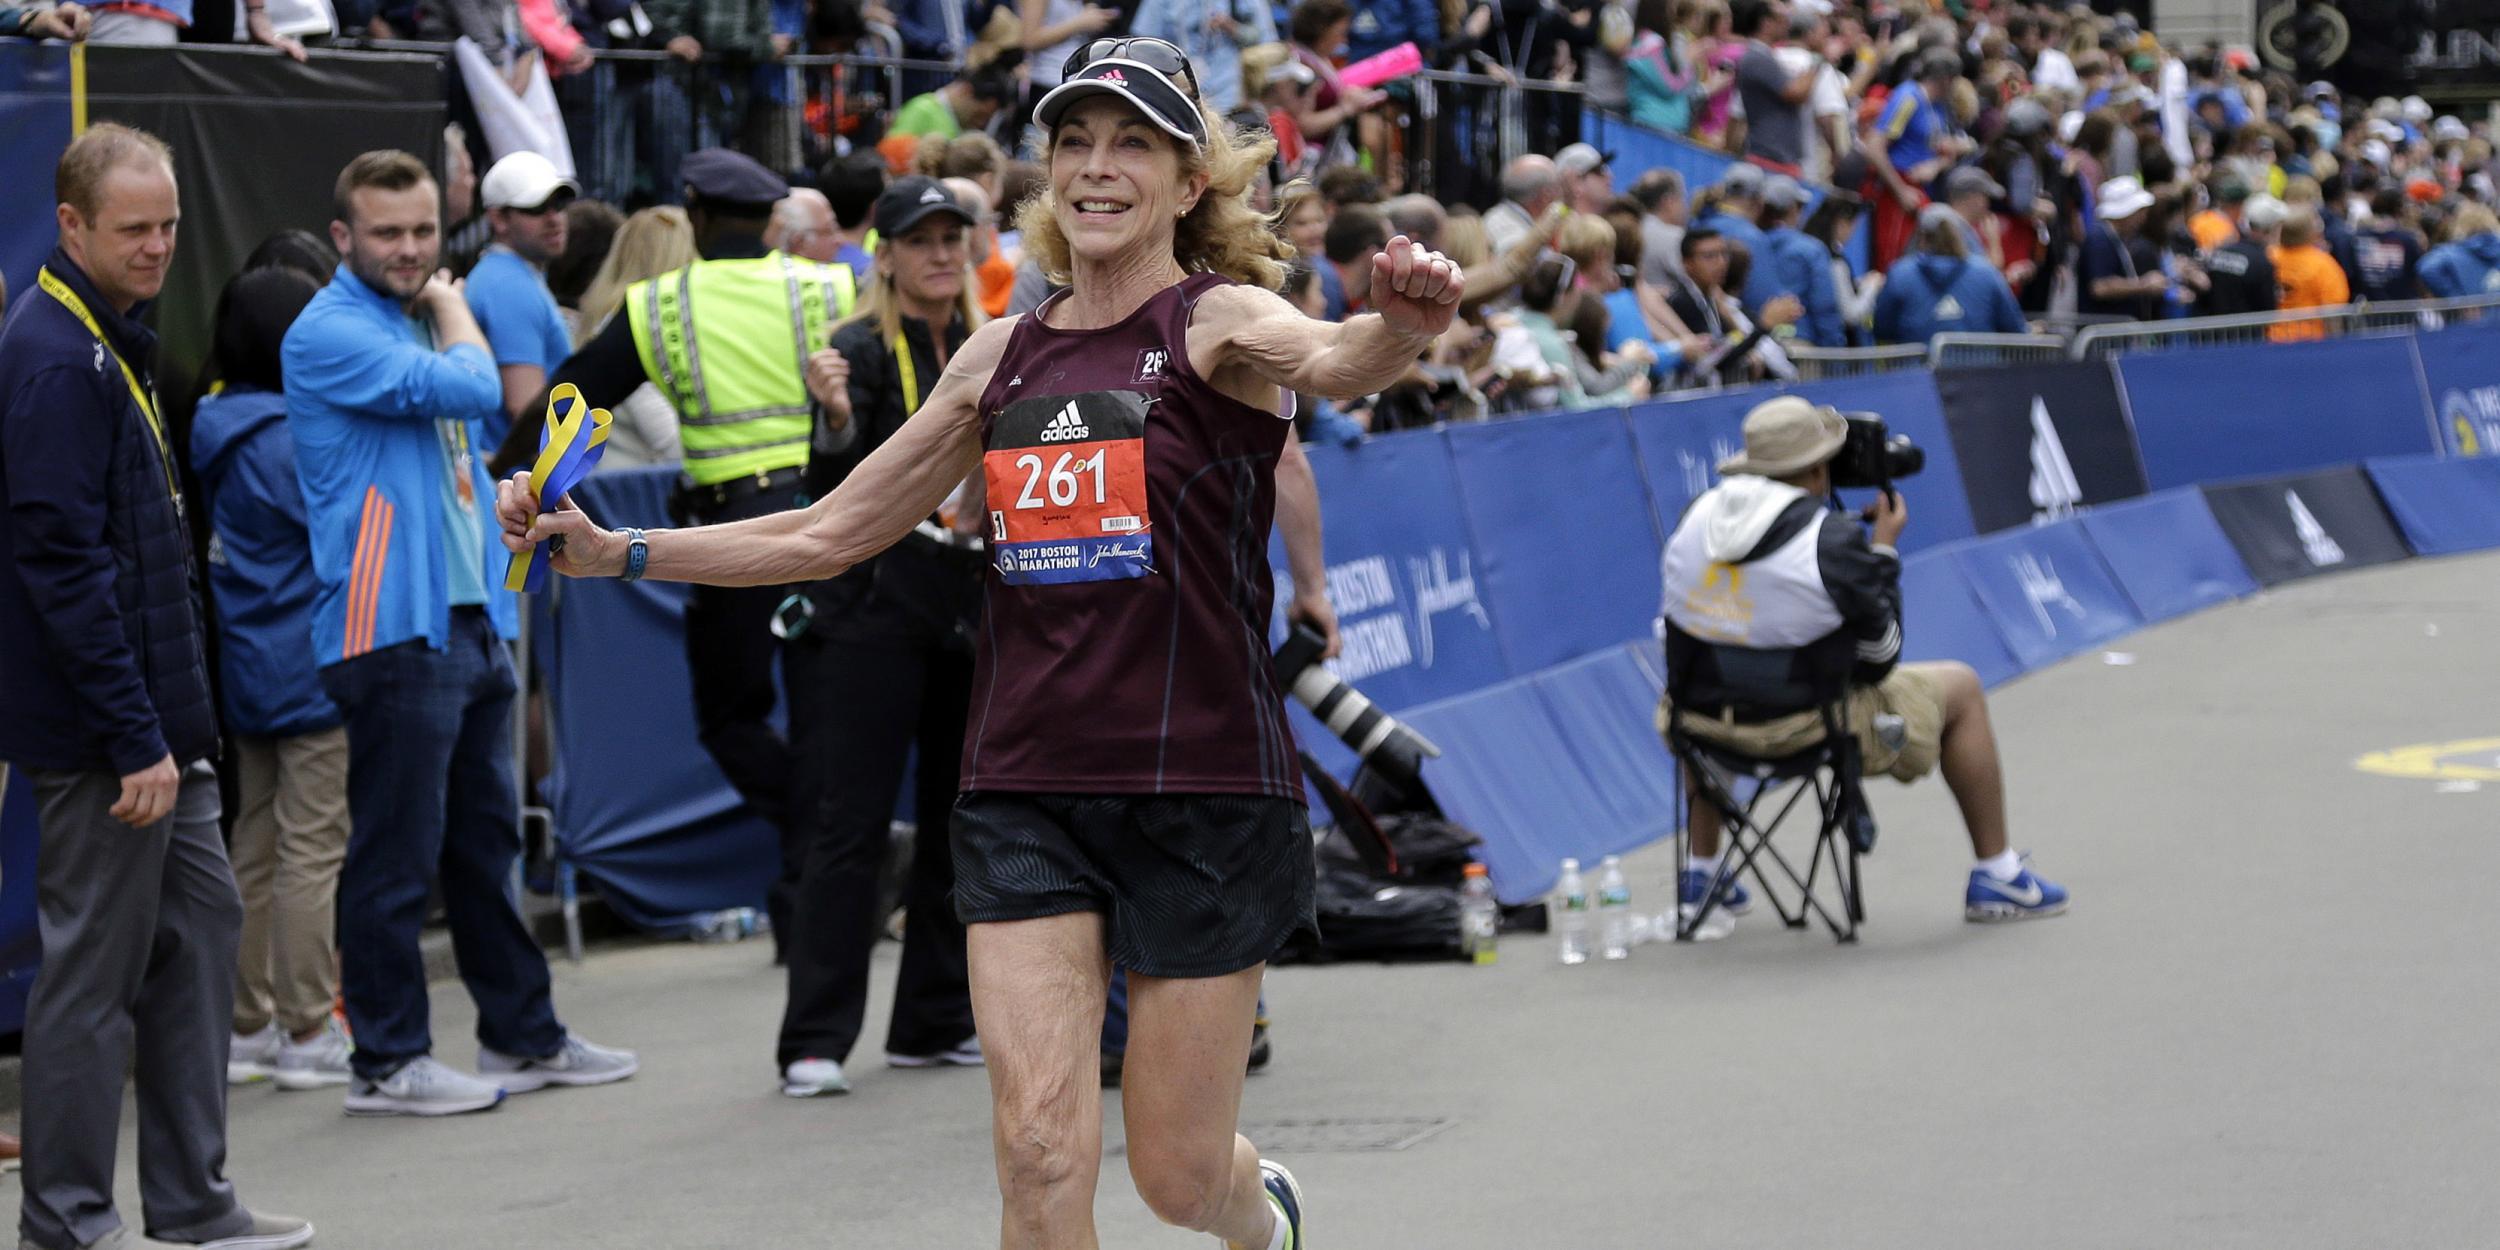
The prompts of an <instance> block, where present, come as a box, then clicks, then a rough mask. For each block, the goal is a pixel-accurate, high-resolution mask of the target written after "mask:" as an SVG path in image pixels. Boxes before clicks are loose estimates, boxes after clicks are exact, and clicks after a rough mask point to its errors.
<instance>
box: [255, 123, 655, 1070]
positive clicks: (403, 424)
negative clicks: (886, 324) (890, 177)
mask: <svg viewBox="0 0 2500 1250" xmlns="http://www.w3.org/2000/svg"><path fill="white" fill-rule="evenodd" d="M438 197H439V193H438V192H437V191H436V189H435V184H434V179H433V176H432V175H431V174H430V173H428V172H427V170H426V168H425V166H424V164H423V163H422V162H420V161H418V160H417V159H416V158H415V157H413V156H410V155H408V154H407V153H405V152H367V153H365V154H364V155H362V156H359V157H357V158H356V159H355V160H353V161H350V162H349V163H348V166H347V168H346V170H345V171H343V172H342V173H341V174H340V175H339V181H338V188H337V192H336V201H337V202H336V205H335V207H336V211H337V219H336V220H334V221H332V222H331V223H330V237H331V241H332V242H334V243H335V244H337V246H338V249H339V255H340V257H341V262H342V263H341V264H340V265H339V270H338V274H337V275H336V276H335V277H333V278H332V279H331V280H330V285H329V286H327V287H325V288H323V289H322V291H321V293H320V294H319V295H316V296H314V297H313V301H312V303H311V304H309V305H307V306H306V307H305V309H304V312H303V315H302V316H300V317H298V318H296V321H295V324H294V326H293V327H292V328H290V329H289V330H288V331H287V336H286V345H285V348H284V351H283V353H282V360H283V363H284V366H285V371H286V399H287V425H288V428H289V429H290V430H291V431H292V432H293V433H294V435H295V446H296V470H297V473H298V474H299V476H301V477H302V479H303V486H304V504H305V509H306V513H307V516H308V518H309V519H308V525H307V528H308V529H309V530H310V532H311V536H312V550H313V574H314V576H315V577H316V578H317V579H318V580H319V581H320V583H321V589H320V593H319V594H318V596H317V597H316V598H315V600H314V603H313V624H312V646H313V652H314V658H315V661H316V662H317V663H319V664H320V665H321V666H322V669H321V682H322V686H323V687H324V688H325V689H326V690H327V691H328V692H329V694H330V697H331V699H332V700H334V701H336V702H337V704H338V705H339V710H340V711H341V712H343V713H345V715H346V718H347V752H348V764H347V792H348V813H349V823H350V824H351V826H352V832H351V833H350V834H349V837H348V843H347V863H346V865H345V867H344V868H343V870H342V871H341V872H340V874H339V951H340V954H341V956H342V958H341V963H340V978H339V982H340V987H341V988H342V989H343V990H344V991H345V996H346V999H347V1022H348V1026H349V1027H350V1028H351V1029H352V1030H353V1031H354V1033H355V1036H356V1052H355V1055H354V1058H353V1067H354V1070H355V1076H354V1079H353V1080H351V1081H350V1082H349V1084H348V1089H347V1110H348V1113H349V1114H351V1115H452V1114H457V1113H460V1112H467V1111H484V1110H486V1109H488V1108H490V1107H493V1106H495V1105H496V1104H497V1103H498V1102H500V1101H502V1099H503V1096H504V1095H505V1094H506V1093H521V1092H525V1091H528V1090H536V1089H544V1088H546V1087H547V1086H549V1085H595V1084H602V1083H605V1082H608V1081H619V1080H623V1079H625V1078H626V1077H628V1076H631V1075H633V1073H634V1069H635V1066H636V1063H635V1059H634V1056H632V1055H631V1054H628V1053H626V1052H623V1051H616V1050H609V1049H607V1048H604V1047H599V1046H593V1045H591V1044H590V1043H588V1042H585V1041H583V1040H581V1039H580V1038H577V1037H572V1036H569V1035H567V1034H566V1032H565V1031H564V1026H563V1025H561V1024H559V1023H557V1022H556V1014H555V1006H554V1003H553V1001H552V1000H551V998H550V995H549V990H548V977H547V957H546V955H545V953H544V952H542V951H540V950H539V949H538V945H537V943H536V942H534V941H532V940H531V938H530V934H529V930H528V928H527V926H525V925H523V924H522V923H521V917H520V914H519V912H517V911H516V910H514V908H513V905H512V900H511V899H510V897H508V896H507V895H506V894H505V892H504V890H505V883H506V881H507V880H508V879H509V878H510V874H511V870H512V863H513V860H514V858H515V857H516V856H517V855H519V853H520V849H521V837H520V808H519V804H518V800H517V797H516V796H517V793H518V791H517V785H516V782H515V781H514V778H513V765H512V701H513V699H514V697H515V694H516V692H517V690H518V683H517V682H516V680H515V678H514V675H513V668H512V660H511V657H510V656H509V655H507V654H506V652H505V649H504V642H505V640H507V639H509V638H511V637H513V636H514V623H515V619H516V616H515V609H514V605H513V599H512V596H511V594H509V593H508V592H506V591H505V590H504V588H503V570H504V563H505V556H504V552H503V549H502V546H501V544H500V542H498V541H497V535H496V534H495V527H494V526H493V525H492V524H491V523H490V522H489V521H487V520H486V518H485V515H484V513H483V512H482V511H481V510H480V509H479V507H478V499H479V497H480V496H481V495H491V493H492V491H493V489H494V487H493V485H492V483H490V482H489V481H488V479H487V476H486V467H485V462H486V457H485V456H484V455H483V454H481V453H479V452H478V451H477V450H476V448H477V441H476V440H477V436H478V433H479V429H480V426H481V425H482V423H484V422H487V421H489V420H491V419H493V418H494V417H496V416H497V415H499V414H500V413H501V411H502V404H503V387H502V383H501V380H500V379H499V377H498V376H497V374H496V370H495V361H494V357H493V356H491V355H489V354H488V351H487V346H486V336H485V334H484V333H483V332H482V331H480V330H479V329H478V324H477V319H476V318H475V317H474V316H472V315H471V314H470V312H469V306H468V303H467V302H466V300H465V299H464V298H463V296H462V294H461V291H460V288H459V287H458V286H457V285H455V284H454V283H452V282H450V281H448V280H447V279H445V278H444V277H442V276H441V275H440V274H438V272H437V271H436V268H435V267H436V264H437V263H438V262H439V261H440V259H441V249H442V233H441V231H442V223H441V211H440V209H439V208H438V204H439V203H440V200H439V198H438ZM437 879H439V881H440V883H441V886H442V894H443V906H444V911H445V913H446V915H447V917H448V919H449V921H450V924H451V936H452V948H453V951H454V953H455V954H456V955H457V956H458V958H459V964H460V977H461V980H462V981H463V982H465V983H466V984H467V986H468V989H469V996H470V997H471V998H473V999H475V1000H476V1002H477V1009H478V1042H479V1046H480V1052H479V1057H478V1067H479V1070H480V1073H481V1074H482V1075H474V1076H473V1075H470V1074H469V1073H466V1072H461V1071H457V1070H455V1069H452V1068H450V1067H448V1066H446V1065H444V1064H442V1063H440V1062H438V1061H437V1060H435V1058H434V1057H433V1051H434V1039H433V1034H432V1031H431V1029H430V1028H429V1026H428V1011H427V1003H426V990H425V959H424V956H423V955H422V954H421V953H420V952H419V950H418V946H417V939H418V932H419V930H420V929H421V928H422V927H423V925H424V923H425V910H426V894H427V886H428V883H429V882H431V881H434V880H437Z"/></svg>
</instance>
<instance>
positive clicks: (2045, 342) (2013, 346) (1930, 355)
mask: <svg viewBox="0 0 2500 1250" xmlns="http://www.w3.org/2000/svg"><path fill="white" fill-rule="evenodd" d="M2064 359H2066V336H2065V335H2062V334H1939V335H1937V336H1935V337H1934V338H1931V339H1929V340H1927V363H1928V365H1929V366H1930V367H1932V368H1937V369H1979V368H1986V367H1988V366H1991V365H2027V364H2045V363H2048V362H2051V361H2058V360H2064Z"/></svg>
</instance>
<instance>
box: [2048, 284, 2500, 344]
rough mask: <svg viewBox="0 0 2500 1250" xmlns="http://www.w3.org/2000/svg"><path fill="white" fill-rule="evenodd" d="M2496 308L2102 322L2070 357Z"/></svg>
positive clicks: (2486, 312)
mask: <svg viewBox="0 0 2500 1250" xmlns="http://www.w3.org/2000/svg"><path fill="white" fill-rule="evenodd" d="M2495 311H2500V294H2493V295H2468V296H2462V297H2459V298H2457V299H2425V300H2400V301H2393V302H2388V303H2379V304H2337V305H2335V306H2333V307H2330V308H2301V309H2294V310H2292V311H2290V312H2270V313H2248V314H2245V315H2242V316H2236V317H2190V318H2187V319H2185V320H2181V321H2134V322H2128V323H2126V324H2124V325H2100V326H2091V327H2088V328H2086V329H2084V330H2083V331H2082V332H2081V333H2079V334H2077V335H2076V336H2075V345H2074V348H2073V350H2072V351H2071V353H2070V354H2071V355H2072V356H2073V357H2074V358H2075V359H2077V360H2106V359H2109V358H2110V357H2113V356H2123V355H2126V354H2127V353H2128V352H2138V351H2153V350H2159V349H2164V348H2177V347H2213V346H2218V345H2223V344H2231V343H2266V342H2299V341H2302V340H2305V339H2312V338H2328V337H2339V336H2352V335H2388V334H2412V333H2416V332H2418V331H2422V330H2436V329H2439V328H2441V327H2443V326H2447V325H2451V324H2454V323H2456V322H2462V321H2476V320H2480V319H2482V318H2484V317H2486V316H2490V315H2493V314H2494V313H2495Z"/></svg>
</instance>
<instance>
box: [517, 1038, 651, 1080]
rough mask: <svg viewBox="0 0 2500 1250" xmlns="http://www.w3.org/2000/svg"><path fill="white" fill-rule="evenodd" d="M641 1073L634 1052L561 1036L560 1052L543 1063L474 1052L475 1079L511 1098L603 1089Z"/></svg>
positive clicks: (535, 1060) (638, 1060) (537, 1060)
mask: <svg viewBox="0 0 2500 1250" xmlns="http://www.w3.org/2000/svg"><path fill="white" fill-rule="evenodd" d="M641 1070H642V1060H640V1059H637V1058H635V1057H634V1052H632V1051H630V1050H615V1049H612V1048H610V1047H606V1046H601V1045H599V1044H597V1043H595V1042H585V1041H583V1040H582V1039H580V1038H578V1037H574V1036H572V1035H571V1034H566V1035H565V1038H564V1046H563V1048H562V1049H559V1050H557V1051H556V1053H554V1054H552V1055H549V1056H547V1057H546V1058H544V1059H524V1058H521V1057H520V1056H518V1055H507V1054H503V1053H502V1052H500V1051H493V1050H488V1049H486V1048H485V1047H483V1046H481V1047H479V1048H478V1052H477V1072H478V1075H479V1076H482V1077H485V1078H486V1079H487V1080H490V1081H493V1082H495V1083H496V1084H498V1085H501V1086H503V1087H504V1089H505V1090H507V1091H509V1092H511V1093H515V1094H526V1093H529V1092H530V1091H532V1090H540V1089H545V1088H547V1087H548V1086H550V1085H606V1084H610V1083H611V1082H615V1081H621V1080H624V1079H625V1078H626V1077H629V1076H632V1075H633V1074H634V1073H636V1072H639V1071H641Z"/></svg>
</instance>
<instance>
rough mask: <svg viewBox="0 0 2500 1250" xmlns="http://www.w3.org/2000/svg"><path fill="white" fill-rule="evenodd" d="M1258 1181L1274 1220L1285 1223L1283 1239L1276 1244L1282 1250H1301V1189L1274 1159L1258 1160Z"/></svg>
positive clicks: (1282, 1165)
mask: <svg viewBox="0 0 2500 1250" xmlns="http://www.w3.org/2000/svg"><path fill="white" fill-rule="evenodd" d="M1259 1180H1260V1182H1261V1183H1263V1184H1265V1185H1266V1186H1267V1200H1268V1201H1269V1202H1270V1203H1272V1204H1274V1205H1275V1207H1276V1218H1277V1219H1280V1220H1283V1221H1284V1222H1285V1239H1284V1241H1282V1242H1279V1243H1276V1244H1278V1245H1281V1246H1282V1247H1283V1250H1303V1247H1302V1187H1301V1186H1300V1185H1297V1184H1295V1183H1294V1179H1293V1173H1291V1172H1288V1171H1286V1170H1285V1165H1284V1164H1281V1163H1278V1162H1277V1161H1275V1160H1274V1159H1261V1160H1259Z"/></svg>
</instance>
